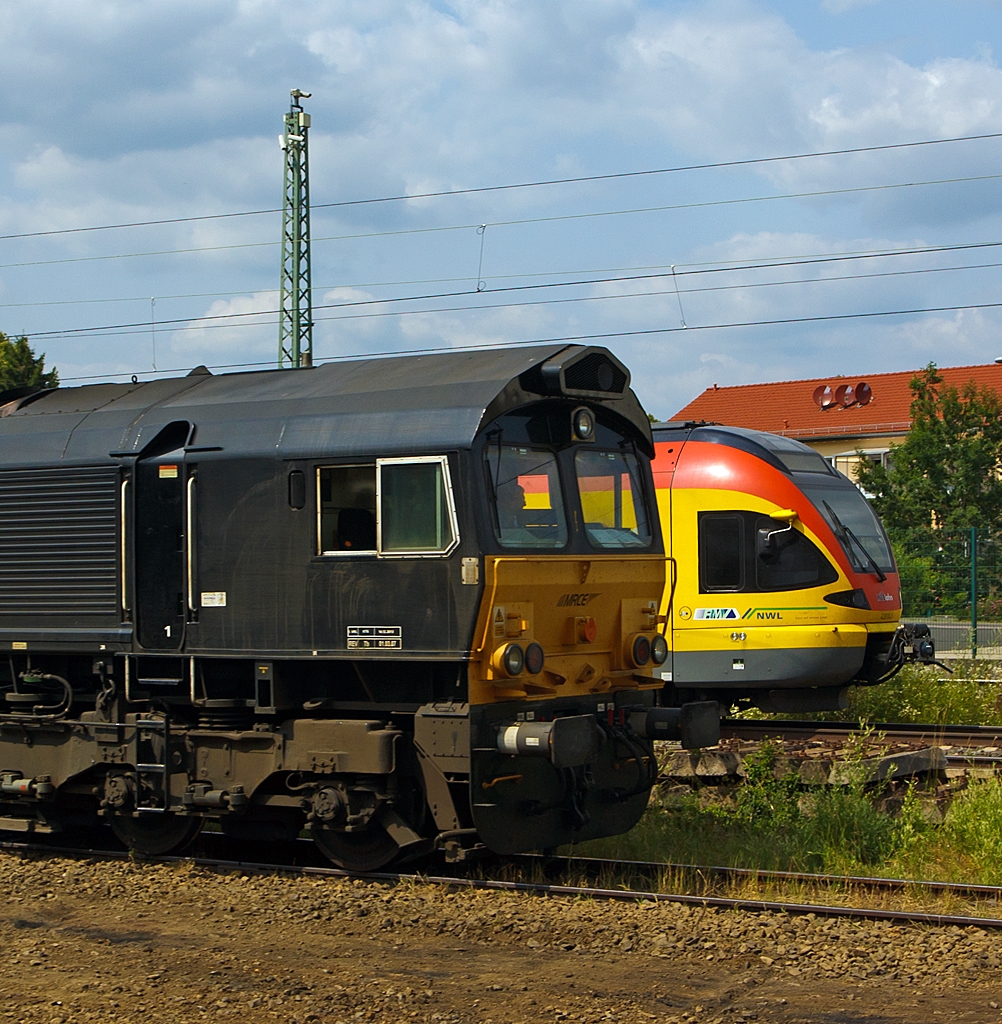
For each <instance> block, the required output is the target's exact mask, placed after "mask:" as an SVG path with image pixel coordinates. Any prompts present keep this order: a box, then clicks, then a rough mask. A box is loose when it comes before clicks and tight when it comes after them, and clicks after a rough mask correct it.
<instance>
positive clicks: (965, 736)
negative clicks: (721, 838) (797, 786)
mask: <svg viewBox="0 0 1002 1024" xmlns="http://www.w3.org/2000/svg"><path fill="white" fill-rule="evenodd" d="M863 728H865V729H867V730H872V731H873V732H874V733H882V734H883V735H884V736H886V737H887V738H889V739H895V740H900V741H902V742H904V741H908V742H916V743H927V744H930V745H937V746H939V745H945V744H949V745H951V746H958V747H987V746H996V745H997V746H1002V726H998V725H936V724H919V725H916V724H910V723H909V724H901V723H894V722H882V723H875V724H872V725H869V724H868V725H866V726H865V727H863V726H860V725H859V723H858V722H805V721H799V720H795V719H772V720H768V721H767V720H764V719H742V718H725V719H723V720H722V721H721V723H720V736H721V739H742V740H764V739H769V738H772V739H780V738H782V739H796V740H812V739H819V740H831V739H845V738H846V737H849V736H852V735H855V734H857V733H859V732H861V731H862V729H863Z"/></svg>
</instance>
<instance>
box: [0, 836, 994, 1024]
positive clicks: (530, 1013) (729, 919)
mask: <svg viewBox="0 0 1002 1024" xmlns="http://www.w3.org/2000/svg"><path fill="white" fill-rule="evenodd" d="M0 879H2V881H0V900H2V903H0V941H2V944H3V945H2V949H3V960H2V967H0V1022H2V1021H3V1020H15V1021H41V1022H45V1024H70V1022H83V1021H113V1020H114V1021H123V1020H125V1021H130V1022H132V1021H139V1022H151V1024H159V1022H175V1021H177V1022H189V1021H202V1020H217V1019H218V1020H226V1019H230V1018H232V1019H234V1020H239V1021H240V1022H241V1024H257V1022H267V1024H272V1022H275V1021H278V1022H282V1024H321V1022H322V1024H340V1022H344V1024H354V1022H370V1021H372V1022H374V1021H379V1022H394V1021H401V1022H411V1021H416V1022H443V1024H453V1022H478V1024H502V1022H505V1024H517V1022H522V1021H555V1022H556V1021H574V1022H600V1021H601V1022H604V1021H621V1022H630V1024H633V1022H644V1021H659V1022H672V1024H677V1022H681V1021H686V1022H687V1024H704V1022H705V1024H711V1022H719V1024H724V1022H726V1024H732V1022H734V1024H737V1022H741V1021H762V1022H767V1021H779V1022H794V1021H805V1022H806V1021H810V1022H825V1024H841V1022H845V1024H862V1022H891V1021H894V1022H897V1021H902V1022H905V1021H907V1022H916V1024H919V1022H922V1024H928V1022H929V1021H936V1020H942V1021H979V1022H980V1021H992V1022H994V1021H1000V1020H1002V1010H1000V1009H999V1006H1002V971H1000V964H1002V933H994V932H985V931H981V930H979V929H967V930H963V931H962V930H960V929H956V928H920V927H912V926H908V927H895V926H890V925H887V924H884V923H879V922H877V923H861V924H856V923H850V922H845V921H839V920H834V921H826V920H823V919H814V918H790V917H786V916H784V915H779V914H750V913H739V912H731V911H728V912H715V911H713V910H711V909H702V908H694V909H690V908H685V907H678V906H672V905H666V904H658V905H632V904H613V903H597V902H591V901H587V900H582V899H569V898H567V899H565V898H555V897H550V898H547V897H540V896H532V895H523V894H508V893H490V892H469V891H460V892H455V893H449V892H446V891H444V890H442V889H441V888H439V887H435V886H426V885H414V884H403V885H399V886H396V887H390V886H387V885H381V884H374V883H362V882H359V881H354V880H347V879H336V878H333V879H332V878H316V877H313V878H311V877H297V876H289V875H280V876H266V875H247V874H241V873H236V874H234V873H229V874H222V873H216V872H212V871H207V870H203V869H198V868H195V867H192V866H191V865H190V864H184V865H177V866H174V865H169V866H164V865H155V864H142V863H129V862H93V861H83V860H70V859H61V858H57V857H54V856H53V857H45V858H35V857H31V856H21V855H14V854H8V853H0Z"/></svg>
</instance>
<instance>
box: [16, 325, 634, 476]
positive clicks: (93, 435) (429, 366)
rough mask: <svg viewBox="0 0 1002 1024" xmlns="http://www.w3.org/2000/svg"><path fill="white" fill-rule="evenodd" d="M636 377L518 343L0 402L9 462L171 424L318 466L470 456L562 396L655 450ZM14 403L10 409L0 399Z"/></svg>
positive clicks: (600, 362)
mask: <svg viewBox="0 0 1002 1024" xmlns="http://www.w3.org/2000/svg"><path fill="white" fill-rule="evenodd" d="M629 381H630V378H629V372H628V371H627V370H626V368H625V367H624V366H623V365H622V363H620V362H619V360H618V359H616V357H615V356H613V355H612V354H611V353H610V352H609V351H608V350H607V349H605V348H601V347H597V346H588V347H585V346H580V345H570V346H568V345H549V346H517V347H512V348H508V349H500V350H496V349H495V350H487V351H473V352H445V353H432V354H426V355H413V356H397V357H392V358H378V357H374V358H367V359H356V360H351V361H345V362H331V363H324V364H321V365H319V366H315V367H311V368H308V369H296V370H291V369H290V370H265V371H258V372H250V373H232V374H221V375H218V376H216V375H213V374H211V373H209V371H207V370H205V368H204V367H200V368H199V369H197V370H194V371H192V373H190V374H189V375H188V376H187V377H174V378H169V379H165V380H154V381H147V382H144V383H126V384H90V385H85V386H83V387H76V388H57V389H54V390H49V391H41V392H36V393H34V394H30V395H27V396H24V397H21V396H18V395H14V394H8V395H0V463H2V464H3V465H6V466H9V467H13V466H19V465H20V466H39V465H54V464H55V465H59V464H62V465H66V464H81V463H89V464H93V463H95V462H108V461H112V460H114V459H115V458H116V457H121V456H125V455H136V454H140V453H141V452H143V450H144V449H145V448H146V447H147V445H149V444H150V442H151V441H153V439H154V438H156V437H157V435H158V434H159V433H160V432H161V431H162V430H163V428H164V427H166V426H167V425H168V424H171V423H179V422H180V423H184V422H187V423H188V424H190V425H191V426H192V427H193V428H194V432H193V433H191V432H189V435H188V440H187V444H188V446H189V450H192V449H194V450H199V451H211V450H223V451H225V452H227V453H228V454H230V455H233V454H236V455H260V456H266V457H275V456H276V455H277V456H278V457H280V458H309V457H314V456H317V455H324V456H328V457H333V458H337V457H344V456H356V455H362V456H373V455H387V454H392V453H393V452H396V451H402V452H411V453H413V452H421V451H443V450H449V449H457V448H468V447H469V446H470V445H471V444H472V442H473V439H474V438H475V436H476V434H477V431H478V430H479V428H480V426H481V424H482V423H483V422H485V421H487V420H490V419H493V418H494V417H496V416H498V415H500V414H502V413H504V412H506V411H508V410H510V409H514V408H517V407H519V406H522V405H525V404H526V403H529V402H533V401H540V400H543V399H545V398H547V397H565V398H570V399H577V400H586V401H589V402H592V403H596V402H597V403H599V404H602V405H606V406H607V407H608V408H609V409H610V410H612V411H614V412H616V413H618V414H619V415H620V416H622V417H623V418H624V419H625V421H626V423H627V424H629V425H632V428H633V432H634V433H635V435H636V437H637V440H638V441H639V442H640V443H641V446H642V447H643V448H645V449H649V452H650V454H653V445H652V442H651V433H650V427H649V423H648V419H647V416H646V415H645V414H644V412H643V410H642V408H641V406H640V403H639V402H638V401H637V398H636V396H635V395H634V394H633V392H632V390H630V387H629ZM5 399H7V403H6V404H4V400H5Z"/></svg>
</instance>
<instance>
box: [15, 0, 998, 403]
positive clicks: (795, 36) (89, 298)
mask: <svg viewBox="0 0 1002 1024" xmlns="http://www.w3.org/2000/svg"><path fill="white" fill-rule="evenodd" d="M1000 45H1002V0H908V2H897V0H820V2H818V0H774V2H771V3H768V2H750V0H690V2H654V0H647V2H644V0H542V2H540V0H455V2H427V0H398V2H389V0H299V2H297V3H295V4H290V3H287V2H277V0H73V2H69V0H31V2H30V3H29V2H22V0H5V2H4V3H3V4H2V5H0V46H2V52H3V53H4V60H3V62H0V330H2V331H5V332H6V333H8V334H10V335H18V334H22V333H24V334H27V335H28V336H29V338H30V339H31V343H32V345H33V347H34V348H35V349H36V351H37V352H44V353H45V356H46V364H47V366H52V365H55V366H56V367H57V368H58V370H59V374H60V378H61V380H62V381H63V383H64V384H70V383H71V382H74V381H81V382H82V381H91V380H103V379H126V378H127V377H128V376H131V375H133V374H136V375H137V376H139V377H140V379H148V378H149V377H152V376H163V375H174V374H177V373H178V372H186V371H187V370H188V369H189V368H191V367H193V366H195V365H197V364H200V363H204V364H206V365H208V366H210V367H213V368H225V367H231V368H235V367H239V366H255V365H256V366H260V367H267V366H270V365H271V366H273V365H275V363H276V360H277V354H278V326H277V322H278V317H277V314H276V312H275V311H276V309H277V305H278V301H279V299H278V292H277V289H278V286H279V265H280V235H281V216H280V214H279V213H277V212H275V211H276V210H277V209H278V208H280V206H281V201H282V173H283V154H282V151H281V149H280V147H279V142H278V136H279V135H280V134H281V132H282V130H283V121H282V117H283V114H284V113H285V111H286V110H287V109H288V105H289V90H290V89H292V88H299V89H303V90H304V91H307V92H310V93H311V94H312V95H311V97H310V98H309V99H306V100H304V101H303V103H304V107H305V109H306V110H307V112H308V113H309V114H310V115H311V118H312V127H311V129H310V136H309V145H310V183H311V193H312V203H313V209H312V236H313V242H312V261H313V302H314V308H315V327H314V340H313V352H314V360H315V361H317V362H320V361H324V360H327V359H333V358H341V357H345V356H349V355H353V354H367V353H383V352H396V351H410V350H421V349H429V348H449V347H462V346H471V345H498V346H505V345H513V344H517V343H520V342H530V341H541V340H549V339H575V340H577V339H587V340H582V341H580V343H583V344H591V343H594V344H604V345H608V346H609V347H610V348H611V349H612V350H613V351H614V352H615V353H616V354H617V355H618V356H619V357H620V358H621V359H622V360H623V361H624V362H625V363H626V364H627V365H628V366H629V367H630V369H631V372H632V376H633V386H634V388H635V390H636V391H637V393H638V395H639V396H640V399H641V401H642V402H643V403H644V404H645V406H646V407H647V408H648V410H649V411H651V412H652V413H653V414H654V415H655V416H657V417H658V418H661V419H664V418H668V417H670V416H671V415H672V414H673V413H674V412H676V411H677V410H678V409H680V408H681V407H682V406H683V405H685V404H686V403H687V402H689V401H690V400H691V399H693V398H694V397H695V396H696V395H697V394H699V393H700V392H701V391H702V390H704V389H705V388H706V387H708V386H712V385H713V384H714V383H717V384H719V385H721V386H723V385H733V384H746V383H755V382H766V381H772V380H788V379H795V378H800V377H818V376H836V375H845V376H847V377H858V378H859V379H865V376H866V375H867V374H870V373H876V372H881V371H890V370H907V369H916V368H918V367H921V366H924V365H925V364H926V363H928V362H930V361H933V362H935V363H937V364H938V365H941V366H952V365H964V364H970V363H979V362H981V363H983V362H990V361H992V360H993V359H994V358H995V357H996V356H1002V336H1000V330H999V327H1000V325H1002V289H1000V287H999V283H1000V279H1002V278H1000V272H1002V209H1000V202H999V200H1000V198H1002V137H999V138H980V139H974V138H970V137H971V136H991V135H993V134H1000V133H1002V69H1000V66H999V63H998V60H997V58H996V55H995V51H996V50H997V49H998V48H999V46H1000ZM954 139H965V141H950V142H944V141H940V140H954ZM910 143H929V144H926V145H904V144H910ZM874 147H896V148H882V149H875V148H874ZM843 150H866V151H864V152H855V153H839V154H836V153H833V151H843ZM819 153H820V154H828V155H821V156H812V155H806V154H819ZM784 157H786V158H788V157H798V158H797V159H773V158H784ZM711 164H712V165H718V166H712V167H709V166H706V165H711ZM720 165H723V166H720ZM686 168H689V169H686ZM638 172H652V173H638ZM582 178H585V179H590V180H584V181H581V180H579V181H574V182H569V181H567V180H566V179H582ZM957 179H963V180H957ZM540 182H551V184H538V183H540ZM552 182H555V183H552ZM534 183H535V184H534ZM498 186H526V187H508V188H499V187H498ZM471 190H473V191H471ZM475 190H479V191H475ZM442 192H452V193H460V194H453V195H439V196H429V195H428V193H442ZM374 200H382V201H374ZM335 204H340V205H335ZM254 211H266V212H263V213H255V212H254ZM220 214H240V216H227V217H220V216H218V215H220ZM185 218H204V219H200V220H191V219H187V220H186V219H185ZM153 220H160V221H170V223H166V224H158V225H147V226H138V227H136V226H132V227H122V226H119V227H110V228H109V227H106V226H107V225H126V224H135V223H136V222H143V221H153ZM83 228H88V229H89V228H102V230H79V229H83ZM220 372H221V371H220Z"/></svg>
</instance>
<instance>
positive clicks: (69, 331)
mask: <svg viewBox="0 0 1002 1024" xmlns="http://www.w3.org/2000/svg"><path fill="white" fill-rule="evenodd" d="M998 246H1002V241H998V242H971V243H965V244H960V245H956V246H927V247H926V248H924V249H920V250H919V249H912V250H905V253H906V254H907V255H913V254H917V253H922V254H924V253H931V252H944V251H950V252H955V251H961V250H966V249H974V248H993V247H998ZM899 254H900V251H895V250H887V251H885V252H883V253H868V254H861V255H853V256H834V257H808V258H806V259H800V260H798V259H793V260H787V261H765V262H761V263H756V264H744V265H741V266H724V267H707V268H705V269H702V270H687V271H683V272H682V273H681V274H679V275H678V276H689V275H694V274H700V275H702V274H715V273H736V272H740V271H747V270H762V269H775V268H781V267H785V266H809V265H812V264H819V263H838V262H846V261H850V260H862V259H875V258H878V257H881V256H894V255H899ZM665 276H666V275H665V274H664V273H654V274H631V275H623V276H618V277H605V278H601V277H593V278H586V279H579V280H576V281H552V282H545V283H540V284H523V285H506V286H503V287H501V288H485V289H482V290H480V291H476V290H474V289H464V290H462V291H451V292H437V293H434V294H424V295H407V296H391V297H387V298H382V299H358V300H352V301H350V302H332V303H324V304H321V305H316V306H314V307H313V309H314V311H318V310H325V309H344V308H350V307H354V306H380V305H389V304H392V303H398V302H427V301H431V300H432V299H450V298H460V297H463V296H470V297H473V296H476V295H497V294H501V293H511V292H520V291H540V290H544V289H549V288H572V287H583V286H585V285H596V284H620V283H625V282H628V281H643V280H658V279H660V278H662V277H665ZM471 308H477V307H471ZM280 312H281V311H280V310H278V309H258V310H246V311H243V312H239V313H216V314H212V315H207V316H199V317H177V318H174V319H170V320H167V319H162V320H158V321H157V325H158V326H160V327H166V326H171V325H173V324H206V323H207V321H219V320H247V319H248V318H250V317H255V316H277V315H278V314H279V313H280ZM422 312H423V311H422ZM316 319H321V320H322V319H326V318H324V317H318V318H316ZM149 327H150V321H149V320H142V321H136V322H131V323H122V324H105V325H100V326H95V327H77V328H63V329H61V330H55V331H37V332H33V333H32V335H31V337H33V338H57V337H59V338H66V337H71V336H73V335H89V336H93V335H95V334H96V333H99V332H103V331H107V332H119V331H121V332H125V331H128V330H129V329H131V328H142V329H148V328H149Z"/></svg>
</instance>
